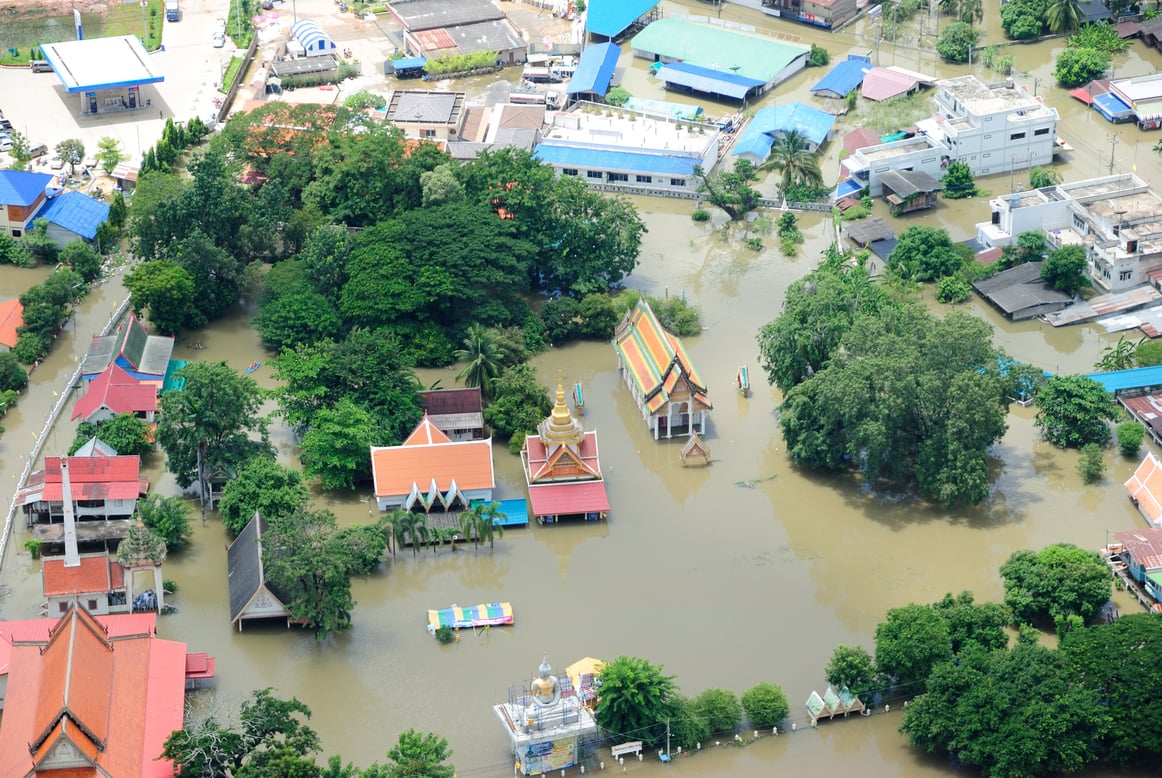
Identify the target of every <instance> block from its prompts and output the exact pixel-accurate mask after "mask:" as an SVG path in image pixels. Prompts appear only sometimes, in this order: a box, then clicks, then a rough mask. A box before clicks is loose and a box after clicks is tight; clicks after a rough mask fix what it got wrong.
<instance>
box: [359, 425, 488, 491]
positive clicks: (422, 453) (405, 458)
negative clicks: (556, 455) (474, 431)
mask: <svg viewBox="0 0 1162 778" xmlns="http://www.w3.org/2000/svg"><path fill="white" fill-rule="evenodd" d="M371 476H372V480H373V482H374V489H375V499H376V504H377V505H378V506H379V510H381V511H390V510H393V509H397V508H398V509H402V510H405V511H410V510H422V511H424V512H429V511H432V510H437V511H457V510H461V511H462V510H468V509H469V508H470V507H471V503H472V501H473V500H481V501H484V502H490V501H491V500H492V490H493V488H495V486H496V476H495V473H494V471H493V466H492V439H491V438H485V439H483V440H460V441H453V440H451V439H450V438H449V437H448V436H447V435H445V434H444V433H443V432H442V431H440V429H439V428H438V427H436V425H435V423H434V422H433V421H432V419H431V417H430V416H427V415H425V416H424V418H423V419H421V420H420V423H419V424H417V425H416V428H415V429H414V430H412V433H411V434H410V435H408V437H407V440H405V441H404V442H403V443H401V444H400V445H398V446H372V447H371Z"/></svg>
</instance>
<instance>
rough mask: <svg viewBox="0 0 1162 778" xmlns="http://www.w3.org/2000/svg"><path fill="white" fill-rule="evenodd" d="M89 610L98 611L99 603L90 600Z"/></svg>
mask: <svg viewBox="0 0 1162 778" xmlns="http://www.w3.org/2000/svg"><path fill="white" fill-rule="evenodd" d="M89 610H91V611H95V610H97V601H96V600H89Z"/></svg>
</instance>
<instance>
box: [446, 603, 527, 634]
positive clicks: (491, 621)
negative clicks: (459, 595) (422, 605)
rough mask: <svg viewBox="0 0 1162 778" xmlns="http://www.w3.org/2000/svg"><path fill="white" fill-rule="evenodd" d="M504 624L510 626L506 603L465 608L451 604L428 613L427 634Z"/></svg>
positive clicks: (510, 619)
mask: <svg viewBox="0 0 1162 778" xmlns="http://www.w3.org/2000/svg"><path fill="white" fill-rule="evenodd" d="M505 624H512V605H511V604H510V603H507V602H489V603H483V604H481V605H471V606H468V607H465V608H461V607H459V606H458V605H455V604H453V605H452V607H450V608H441V609H439V610H429V611H428V632H432V633H435V631H436V630H437V629H439V628H440V627H451V628H452V629H466V628H469V627H496V626H501V625H505Z"/></svg>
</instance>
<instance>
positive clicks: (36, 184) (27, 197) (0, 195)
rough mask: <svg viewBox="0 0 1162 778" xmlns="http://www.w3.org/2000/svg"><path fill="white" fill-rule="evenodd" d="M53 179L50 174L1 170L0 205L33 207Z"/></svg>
mask: <svg viewBox="0 0 1162 778" xmlns="http://www.w3.org/2000/svg"><path fill="white" fill-rule="evenodd" d="M52 179H53V177H52V176H51V175H49V174H48V173H30V172H27V171H24V170H0V205H21V206H29V205H32V204H33V203H35V202H36V200H37V198H39V197H42V196H43V195H44V189H45V187H46V186H48V185H49V184H50V183H51V182H52Z"/></svg>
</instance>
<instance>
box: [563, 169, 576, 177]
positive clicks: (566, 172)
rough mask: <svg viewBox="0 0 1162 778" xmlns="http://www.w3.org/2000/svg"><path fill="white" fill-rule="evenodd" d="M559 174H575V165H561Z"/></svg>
mask: <svg viewBox="0 0 1162 778" xmlns="http://www.w3.org/2000/svg"><path fill="white" fill-rule="evenodd" d="M561 175H563V176H575V175H577V168H575V167H563V168H561Z"/></svg>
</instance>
